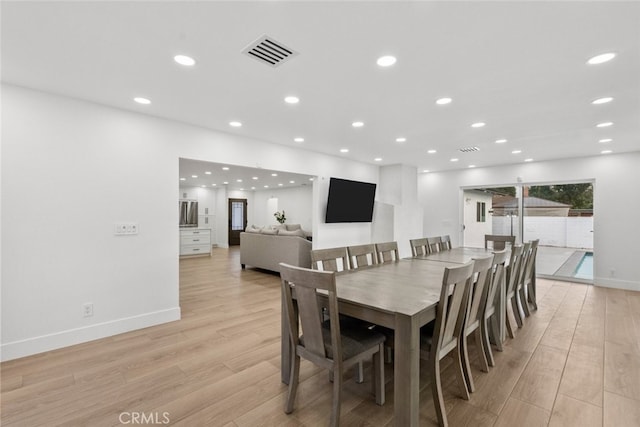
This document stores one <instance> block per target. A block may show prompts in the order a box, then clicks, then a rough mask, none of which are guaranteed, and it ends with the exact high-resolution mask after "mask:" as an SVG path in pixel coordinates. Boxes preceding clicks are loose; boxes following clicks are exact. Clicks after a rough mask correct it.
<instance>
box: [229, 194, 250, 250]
mask: <svg viewBox="0 0 640 427" xmlns="http://www.w3.org/2000/svg"><path fill="white" fill-rule="evenodd" d="M246 228H247V199H229V246H237V245H239V244H240V233H241V232H243V231H244V230H245V229H246Z"/></svg>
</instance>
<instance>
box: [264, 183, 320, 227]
mask: <svg viewBox="0 0 640 427" xmlns="http://www.w3.org/2000/svg"><path fill="white" fill-rule="evenodd" d="M309 184H311V182H309ZM270 199H271V200H273V199H276V200H277V206H276V207H275V208H270V207H269V206H270V205H269V203H268V201H269V200H270ZM312 204H313V186H312V185H305V186H301V187H290V188H281V189H273V190H268V191H266V190H260V191H255V193H254V197H253V209H254V213H255V225H256V226H258V227H261V226H264V225H273V224H277V223H278V221H276V217H275V216H273V214H274V213H275V212H276V211H280V212H282V210H284V211H285V214H286V217H287V221H286V222H285V224H300V225H301V226H302V228H303V229H304V230H306V231H309V232H311V231H312V229H313V227H312V224H313V219H312V217H313V206H312Z"/></svg>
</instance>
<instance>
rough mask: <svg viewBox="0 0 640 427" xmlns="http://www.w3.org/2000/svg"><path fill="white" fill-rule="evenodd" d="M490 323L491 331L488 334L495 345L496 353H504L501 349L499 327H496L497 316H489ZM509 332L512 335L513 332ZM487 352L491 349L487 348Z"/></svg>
mask: <svg viewBox="0 0 640 427" xmlns="http://www.w3.org/2000/svg"><path fill="white" fill-rule="evenodd" d="M490 321H491V329H490V330H489V331H488V332H489V333H490V334H491V335H492V336H493V340H494V342H495V343H496V349H497V350H498V351H504V349H503V348H502V337H500V327H499V326H500V325H498V316H497V315H495V314H494V315H493V316H491V319H490ZM511 332H512V333H513V331H511ZM511 338H513V337H511ZM489 350H491V348H489Z"/></svg>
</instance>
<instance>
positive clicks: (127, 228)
mask: <svg viewBox="0 0 640 427" xmlns="http://www.w3.org/2000/svg"><path fill="white" fill-rule="evenodd" d="M114 227H115V228H114V230H115V231H114V234H115V235H116V236H131V235H133V234H138V230H139V228H140V227H139V226H138V223H137V222H117V223H115V225H114Z"/></svg>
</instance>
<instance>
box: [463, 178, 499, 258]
mask: <svg viewBox="0 0 640 427" xmlns="http://www.w3.org/2000/svg"><path fill="white" fill-rule="evenodd" d="M463 198H464V201H463V203H464V221H463V224H464V245H465V246H473V247H476V248H483V247H484V235H485V234H493V233H492V228H493V227H492V224H491V217H492V216H491V214H490V213H489V211H490V210H491V206H492V197H491V194H488V193H483V192H480V191H474V190H466V191H464V193H463ZM478 202H484V204H485V213H486V216H485V219H486V221H485V222H478V215H477V213H478V212H477V210H478ZM496 234H497V233H496ZM507 234H508V233H507Z"/></svg>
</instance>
